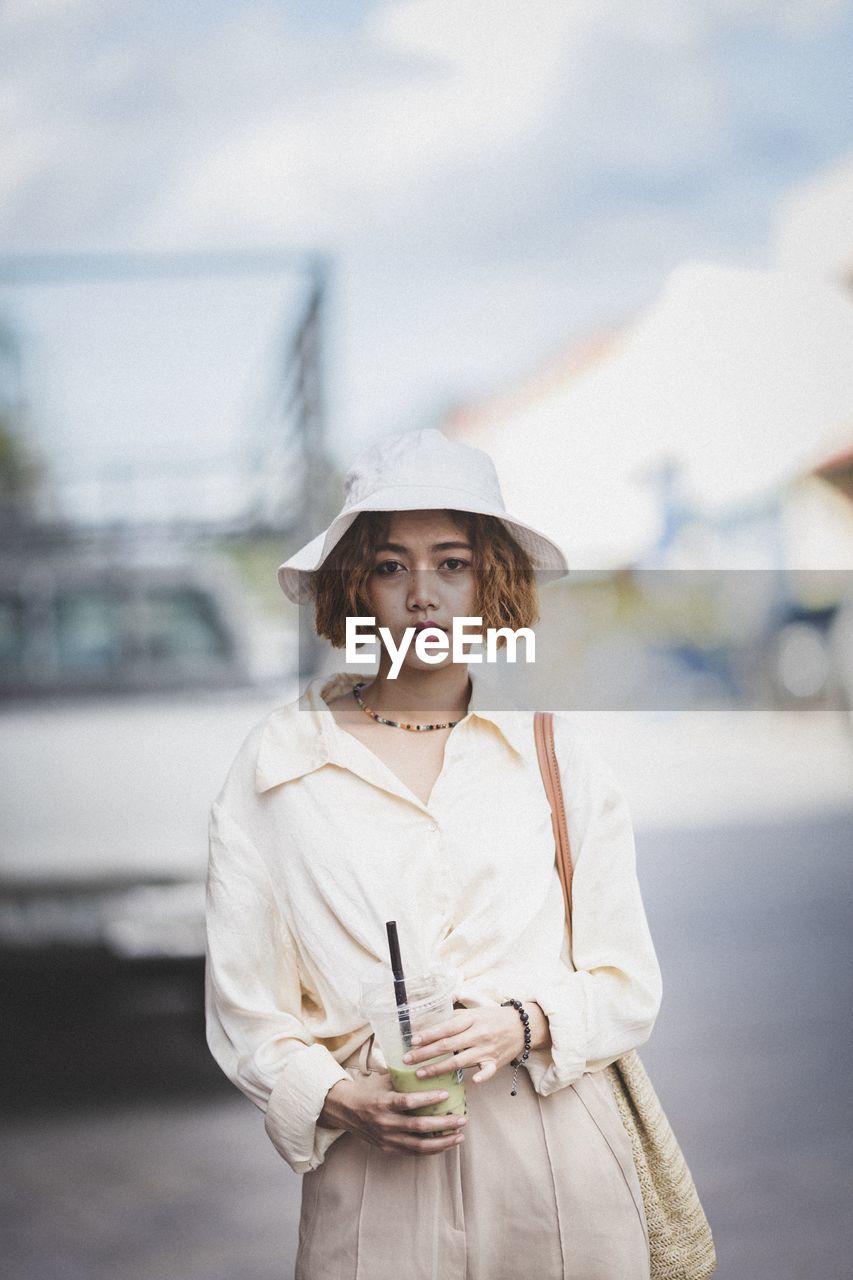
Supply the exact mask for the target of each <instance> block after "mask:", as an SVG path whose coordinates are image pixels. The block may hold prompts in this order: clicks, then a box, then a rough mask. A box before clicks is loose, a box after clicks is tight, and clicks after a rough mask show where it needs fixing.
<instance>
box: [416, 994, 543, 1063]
mask: <svg viewBox="0 0 853 1280" xmlns="http://www.w3.org/2000/svg"><path fill="white" fill-rule="evenodd" d="M522 1003H523V1004H524V1008H525V1010H526V1012H527V1014H528V1015H529V1018H530V1047H531V1048H532V1049H541V1048H545V1047H546V1046H547V1045H549V1044H550V1043H551V1033H550V1030H549V1027H548V1019H547V1018H546V1016H545V1014H544V1013H543V1012H542V1010H541V1008H540V1007H539V1005H538V1004H537V1003H536V1002H535V1000H524V1001H523V1002H522ZM415 1046H417V1047H415ZM523 1052H524V1025H523V1023H522V1021H521V1018H519V1016H518V1012H517V1010H516V1009H514V1008H513V1007H511V1006H509V1007H504V1006H502V1005H499V1006H488V1007H485V1008H479V1009H460V1010H459V1011H458V1012H457V1013H454V1014H453V1016H452V1017H451V1018H448V1019H447V1020H446V1021H445V1022H440V1023H436V1025H435V1026H434V1027H429V1028H428V1029H427V1030H425V1031H423V1032H422V1033H421V1034H420V1035H419V1036H418V1035H416V1036H412V1049H411V1051H410V1052H409V1053H407V1054H405V1056H404V1057H403V1061H404V1062H405V1063H407V1064H409V1065H417V1063H419V1062H424V1061H425V1060H426V1059H427V1058H435V1057H436V1056H438V1055H439V1054H446V1053H452V1054H453V1055H454V1056H453V1063H452V1065H453V1066H455V1067H475V1066H476V1067H479V1068H480V1069H479V1071H477V1072H476V1073H475V1074H474V1075H473V1076H472V1077H471V1079H472V1080H473V1082H474V1084H483V1082H484V1081H486V1080H490V1079H491V1077H492V1076H493V1075H494V1074H495V1072H496V1071H497V1070H498V1068H499V1067H503V1066H505V1065H506V1064H507V1063H508V1062H511V1061H512V1059H513V1058H520V1057H521V1055H522V1053H523ZM448 1065H450V1064H448V1063H447V1062H446V1061H445V1062H436V1063H433V1064H432V1065H431V1066H428V1067H421V1068H419V1070H418V1071H417V1072H416V1074H417V1075H418V1076H419V1077H420V1078H421V1079H429V1077H430V1076H435V1075H439V1074H440V1073H441V1072H443V1071H447V1069H448Z"/></svg>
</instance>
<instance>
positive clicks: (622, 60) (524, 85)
mask: <svg viewBox="0 0 853 1280" xmlns="http://www.w3.org/2000/svg"><path fill="white" fill-rule="evenodd" d="M851 65H853V0H777V2H776V3H771V2H770V0H691V2H690V3H687V4H685V3H684V0H644V2H643V3H642V4H639V5H628V4H625V5H615V4H613V3H604V2H603V0H572V2H571V3H567V2H566V0H528V3H526V4H525V5H519V4H517V3H505V2H504V0H399V2H396V0H393V2H389V0H373V2H356V0H333V2H330V3H314V4H301V5H300V4H294V3H286V2H282V0H278V2H277V3H266V2H258V3H230V4H229V3H220V2H217V0H211V3H208V4H206V5H198V4H196V3H189V2H188V0H170V2H169V3H165V0H146V3H144V4H143V3H142V2H141V0H125V2H124V3H122V5H120V6H118V5H114V4H112V5H110V4H107V3H105V2H104V0H7V3H6V4H4V5H3V7H2V8H1V9H0V103H2V114H3V118H4V121H5V124H4V128H3V130H2V131H0V254H3V255H9V254H16V253H42V252H48V253H49V252H67V253H74V252H83V251H121V252H131V253H132V252H136V251H141V250H151V249H158V250H159V249H166V250H171V249H189V250H216V249H233V248H237V249H245V248H253V247H255V248H257V247H266V246H271V247H285V248H295V249H297V250H304V251H305V252H306V253H315V252H318V251H320V252H323V253H326V254H329V255H330V258H331V263H332V271H331V285H330V308H329V322H328V342H329V360H328V371H329V379H330V381H329V410H330V414H329V417H330V421H329V433H330V442H331V446H332V448H333V450H334V451H335V452H336V454H337V455H338V457H339V458H340V459H342V460H343V461H344V462H345V463H346V462H349V461H350V460H351V458H352V456H353V453H354V452H356V451H357V449H358V448H359V447H361V446H362V445H363V444H364V443H366V442H368V441H369V440H371V439H373V438H375V437H376V436H378V435H380V434H382V433H384V432H387V431H391V430H405V429H408V428H410V427H415V426H421V425H432V424H433V423H434V422H436V421H438V420H440V417H441V414H442V412H443V411H444V410H445V409H446V408H447V407H448V406H450V405H454V404H458V403H466V402H470V401H476V400H477V399H478V398H479V397H481V396H485V395H489V394H492V393H494V392H496V391H499V390H501V389H502V388H505V387H509V386H511V385H512V384H513V382H514V381H515V380H517V379H518V378H520V377H523V376H525V375H527V374H528V373H529V372H530V371H531V370H533V369H535V368H537V367H538V366H539V365H541V364H543V363H544V362H547V361H548V360H549V359H551V358H552V357H554V356H555V355H557V354H558V353H559V352H561V351H562V350H564V349H565V348H566V347H567V346H570V345H571V344H572V343H574V342H577V341H579V340H581V339H582V338H584V337H586V336H588V335H590V334H594V333H596V332H599V331H602V330H605V331H606V330H608V329H610V328H612V327H613V326H615V325H618V324H621V323H623V322H624V321H625V320H627V319H629V318H630V317H632V316H634V315H635V314H636V313H637V311H638V310H639V309H640V308H642V307H643V306H645V305H646V304H647V303H649V302H650V301H651V300H652V299H653V298H654V296H655V295H656V294H657V292H658V290H659V289H660V287H661V285H662V282H663V280H664V278H665V277H666V275H667V273H668V272H669V271H670V270H671V269H672V268H673V267H675V266H677V265H678V264H679V263H681V262H684V261H686V260H690V259H700V260H709V261H716V262H726V263H731V264H741V265H751V266H759V267H760V266H767V265H771V264H772V262H773V252H774V248H773V246H774V228H775V226H776V223H777V220H778V216H779V210H780V208H781V207H782V206H783V204H784V202H785V201H786V200H787V199H789V198H790V196H791V193H792V192H795V191H796V190H797V188H798V187H799V186H801V185H802V184H805V183H808V182H811V181H813V180H815V179H816V178H817V177H819V175H821V174H822V173H823V172H825V171H828V170H831V169H832V167H833V166H835V165H837V164H839V163H842V162H843V161H844V159H845V157H848V156H849V155H850V154H851V153H853V94H851V92H850V67H851ZM297 285H298V281H295V280H294V279H287V280H285V279H277V280H275V281H272V282H266V281H265V282H258V281H247V282H245V286H244V288H243V290H242V292H240V289H239V288H238V286H237V285H236V284H234V282H230V281H229V282H225V283H222V282H220V284H218V285H217V284H215V283H214V282H210V283H209V284H208V285H207V286H198V287H196V288H194V289H193V288H190V287H188V286H187V287H182V288H180V289H178V290H177V291H176V290H175V288H174V287H173V286H169V287H168V288H166V287H165V286H164V287H163V289H162V291H160V292H157V291H155V292H154V293H152V292H151V290H150V288H149V290H148V298H147V301H145V299H144V298H143V295H144V294H145V290H144V289H142V288H141V287H140V286H134V289H133V290H130V291H129V292H128V291H125V292H122V291H121V290H117V289H115V288H114V287H112V286H111V287H110V288H104V287H103V286H101V287H100V289H99V290H92V289H91V288H90V289H88V291H87V290H86V289H83V288H78V287H75V288H72V287H70V286H65V287H63V288H61V289H54V290H43V289H42V290H25V291H21V290H17V291H14V296H10V291H9V290H0V316H5V318H6V321H7V322H10V321H11V323H12V324H13V325H14V326H16V327H17V328H18V329H19V330H20V332H21V334H22V335H23V337H24V340H25V376H26V378H27V379H28V380H29V384H28V386H27V399H28V403H29V404H30V405H31V407H32V413H31V418H32V421H33V426H34V430H35V432H36V437H37V439H39V440H40V442H41V443H42V444H43V445H45V446H49V448H50V450H51V455H52V456H53V457H54V458H56V459H58V460H61V462H62V463H63V464H64V465H67V466H69V467H71V468H72V469H76V473H78V474H79V475H81V476H82V475H84V474H85V473H86V472H87V471H88V470H91V469H97V468H98V467H103V466H106V465H119V464H121V465H128V466H133V465H135V464H136V463H139V464H141V463H143V462H144V463H145V465H147V466H150V465H154V464H155V463H156V465H161V464H162V465H163V466H168V465H170V464H171V463H174V464H175V465H176V466H178V465H180V466H187V465H192V464H193V463H197V464H198V465H200V466H204V465H207V464H210V465H211V466H212V465H213V463H214V462H215V460H217V459H220V458H222V457H226V456H227V455H228V452H229V450H232V452H235V451H236V452H237V453H239V452H242V453H245V450H246V448H247V444H246V442H247V440H248V439H249V438H250V437H251V433H252V431H253V430H254V429H255V427H253V425H252V414H253V413H255V414H256V413H257V401H258V397H259V396H260V397H261V399H262V398H263V395H264V385H263V384H264V378H265V376H266V374H265V364H264V362H265V361H266V360H267V359H268V358H269V353H270V351H271V350H273V349H274V344H275V342H276V341H277V340H278V335H279V334H280V332H281V326H282V324H283V323H284V322H285V320H286V318H287V316H288V315H290V314H292V307H293V305H294V299H295V297H296V296H297V294H296V291H297ZM155 295H156V296H155ZM146 307H147V308H148V310H147V311H146ZM134 317H135V319H134ZM143 348H144V349H143ZM136 357H138V358H136ZM223 370H225V371H227V372H230V375H231V383H230V384H229V385H228V386H226V385H225V382H227V378H225V374H224V373H223ZM152 388H153V390H152ZM119 423H121V424H122V427H121V428H119V426H118V425H117V424H119ZM152 459H153V460H154V462H153V463H152Z"/></svg>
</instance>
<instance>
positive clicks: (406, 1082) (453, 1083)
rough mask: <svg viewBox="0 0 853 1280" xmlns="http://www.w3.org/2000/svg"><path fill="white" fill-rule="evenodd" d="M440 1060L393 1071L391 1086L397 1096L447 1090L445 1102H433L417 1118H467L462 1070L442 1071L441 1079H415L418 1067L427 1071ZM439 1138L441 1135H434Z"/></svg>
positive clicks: (418, 1112)
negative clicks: (398, 1094) (429, 1066)
mask: <svg viewBox="0 0 853 1280" xmlns="http://www.w3.org/2000/svg"><path fill="white" fill-rule="evenodd" d="M440 1061H442V1059H440V1058H430V1059H428V1061H427V1062H419V1063H417V1064H416V1065H415V1066H411V1067H390V1068H389V1071H390V1073H391V1083H392V1084H393V1086H394V1088H395V1090H396V1091H397V1093H432V1092H433V1090H435V1089H444V1090H445V1091H446V1092H447V1094H448V1096H447V1097H446V1098H445V1100H444V1102H433V1103H431V1104H430V1105H428V1106H425V1107H417V1108H416V1109H415V1110H414V1111H413V1112H412V1115H415V1116H467V1114H468V1103H467V1100H466V1098H465V1080H464V1077H463V1075H462V1071H461V1069H460V1068H454V1069H453V1070H452V1071H443V1072H442V1073H441V1075H438V1076H427V1077H424V1078H421V1077H418V1076H416V1075H415V1072H416V1071H417V1070H418V1068H419V1067H426V1066H428V1065H430V1064H431V1063H433V1062H440ZM434 1136H435V1137H439V1136H440V1135H439V1134H435V1135H434Z"/></svg>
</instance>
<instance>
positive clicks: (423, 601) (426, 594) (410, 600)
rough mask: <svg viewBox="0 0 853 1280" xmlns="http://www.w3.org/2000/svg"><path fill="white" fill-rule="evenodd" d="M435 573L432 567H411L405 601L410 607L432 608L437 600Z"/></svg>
mask: <svg viewBox="0 0 853 1280" xmlns="http://www.w3.org/2000/svg"><path fill="white" fill-rule="evenodd" d="M436 595H437V591H436V584H435V573H434V571H433V570H432V569H412V570H411V572H410V575H409V590H408V593H407V597H406V603H407V605H408V607H409V608H410V609H434V608H435V607H436V606H437V604H438V601H437V599H436Z"/></svg>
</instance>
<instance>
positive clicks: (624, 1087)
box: [534, 711, 717, 1280]
mask: <svg viewBox="0 0 853 1280" xmlns="http://www.w3.org/2000/svg"><path fill="white" fill-rule="evenodd" d="M534 733H535V737H536V750H537V753H538V756H539V766H540V768H541V770H542V778H543V781H544V783H545V790H546V792H547V794H548V799H549V801H550V804H551V817H552V821H553V824H554V839H555V843H556V848H557V870H558V871H559V874H560V882H561V884H562V886H563V897H564V899H565V903H566V917H567V919H568V920H569V921H571V918H572V916H571V902H572V898H571V886H572V855H571V848H570V845H569V831H568V825H567V823H566V810H565V805H564V803H563V790H562V787H561V785H560V770H559V765H558V762H557V753H556V749H555V747H554V718H553V715H552V713H551V712H544V711H537V712H536V715H535V716H534ZM605 1071H606V1072H607V1074H608V1076H609V1078H610V1084H611V1086H612V1089H613V1096H614V1098H615V1100H616V1106H617V1108H618V1110H619V1114H620V1115H621V1117H622V1123H623V1124H624V1126H625V1128H626V1129H627V1131H628V1134H629V1135H630V1138H631V1146H632V1148H633V1153H634V1165H635V1167H636V1170H637V1176H638V1178H639V1182H640V1188H641V1190H642V1193H643V1207H644V1208H645V1211H646V1221H647V1223H648V1227H649V1248H650V1253H651V1280H704V1277H706V1276H710V1275H712V1274H713V1272H714V1270H715V1269H716V1266H717V1257H716V1253H715V1252H714V1241H713V1237H712V1235H711V1228H710V1226H709V1225H708V1219H707V1218H706V1217H705V1214H704V1211H703V1209H702V1205H701V1204H700V1203H699V1196H698V1194H697V1192H696V1187H695V1186H694V1183H693V1179H692V1177H691V1176H690V1170H689V1169H688V1167H687V1161H686V1160H685V1159H684V1155H683V1154H682V1151H681V1148H680V1147H679V1145H678V1141H677V1139H676V1137H675V1134H674V1133H673V1132H672V1129H671V1128H670V1125H669V1121H668V1120H667V1118H666V1116H665V1115H664V1111H663V1107H662V1106H661V1104H660V1101H659V1100H658V1096H657V1094H656V1093H655V1091H654V1089H653V1088H652V1083H651V1081H650V1080H649V1077H648V1076H647V1074H646V1070H645V1067H644V1066H643V1064H642V1062H641V1061H640V1058H639V1055H638V1053H637V1051H636V1050H635V1049H631V1050H630V1051H629V1052H628V1053H624V1054H623V1055H622V1057H621V1058H618V1059H617V1060H616V1062H613V1063H611V1064H610V1066H609V1067H605Z"/></svg>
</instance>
